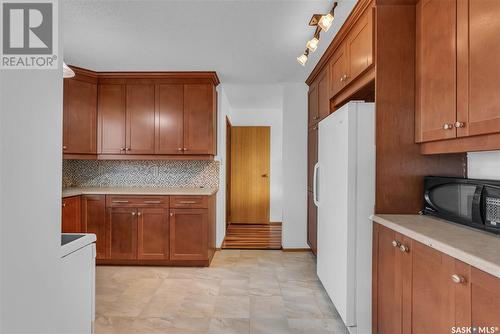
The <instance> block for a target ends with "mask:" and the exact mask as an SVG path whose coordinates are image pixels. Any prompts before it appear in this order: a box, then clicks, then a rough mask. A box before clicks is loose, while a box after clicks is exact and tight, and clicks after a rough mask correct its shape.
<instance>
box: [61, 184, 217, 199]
mask: <svg viewBox="0 0 500 334" xmlns="http://www.w3.org/2000/svg"><path fill="white" fill-rule="evenodd" d="M216 192H217V189H214V188H160V187H89V188H63V191H62V197H63V198H65V197H71V196H79V195H186V196H193V195H201V196H203V195H204V196H210V195H213V194H215V193H216Z"/></svg>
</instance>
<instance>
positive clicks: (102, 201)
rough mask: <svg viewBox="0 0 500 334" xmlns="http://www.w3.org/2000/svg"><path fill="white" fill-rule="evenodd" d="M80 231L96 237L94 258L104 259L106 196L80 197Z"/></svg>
mask: <svg viewBox="0 0 500 334" xmlns="http://www.w3.org/2000/svg"><path fill="white" fill-rule="evenodd" d="M82 229H83V232H85V233H94V234H95V235H96V238H97V240H96V253H97V254H96V258H97V260H101V259H105V258H106V196H104V195H84V196H82Z"/></svg>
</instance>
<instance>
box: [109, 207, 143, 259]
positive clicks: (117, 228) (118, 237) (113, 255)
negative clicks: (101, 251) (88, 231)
mask: <svg viewBox="0 0 500 334" xmlns="http://www.w3.org/2000/svg"><path fill="white" fill-rule="evenodd" d="M106 225H107V227H108V231H107V236H108V240H107V241H108V242H107V249H108V253H107V257H108V258H110V259H113V260H135V259H137V210H136V209H134V208H108V214H107V221H106Z"/></svg>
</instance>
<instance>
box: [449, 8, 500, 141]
mask: <svg viewBox="0 0 500 334" xmlns="http://www.w3.org/2000/svg"><path fill="white" fill-rule="evenodd" d="M468 3H469V30H468V31H469V40H468V42H469V44H468V45H469V69H468V73H469V109H468V113H469V120H468V124H466V125H465V128H464V129H467V128H468V134H469V135H478V134H487V133H494V132H500V94H498V74H499V73H500V64H499V62H498V55H500V33H499V31H500V20H499V19H498V18H499V17H500V1H496V0H470V1H469V2H468ZM458 120H459V121H461V122H466V120H463V119H458Z"/></svg>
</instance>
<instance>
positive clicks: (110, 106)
mask: <svg viewBox="0 0 500 334" xmlns="http://www.w3.org/2000/svg"><path fill="white" fill-rule="evenodd" d="M125 92H126V91H125V85H115V84H99V100H98V115H99V123H98V124H99V126H98V130H99V133H98V143H99V147H100V149H99V151H98V153H101V154H125V150H126V113H125V101H126V99H125Z"/></svg>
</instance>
